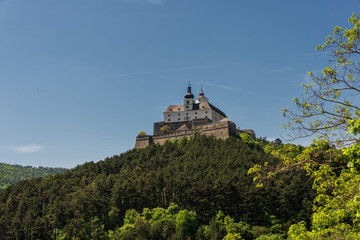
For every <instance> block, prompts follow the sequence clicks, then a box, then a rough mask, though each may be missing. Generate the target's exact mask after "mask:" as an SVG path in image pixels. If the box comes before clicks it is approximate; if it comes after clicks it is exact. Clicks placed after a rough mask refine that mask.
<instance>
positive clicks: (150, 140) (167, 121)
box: [135, 85, 255, 149]
mask: <svg viewBox="0 0 360 240" xmlns="http://www.w3.org/2000/svg"><path fill="white" fill-rule="evenodd" d="M193 98H194V95H193V94H192V93H191V87H190V85H189V87H188V92H187V94H186V95H185V96H184V99H185V100H184V105H170V106H169V107H168V108H167V109H166V110H165V112H164V121H161V122H156V123H154V131H153V135H144V136H137V137H136V143H135V148H137V149H139V148H145V147H147V146H149V145H150V144H164V143H165V142H166V141H168V140H177V139H183V138H185V137H188V138H190V137H193V136H194V135H195V134H203V135H206V136H214V137H217V138H222V139H227V138H229V137H231V136H234V137H236V136H237V135H239V134H240V133H247V134H249V135H250V137H252V138H255V132H254V131H253V130H251V129H246V130H240V129H237V128H236V125H235V123H233V122H232V121H230V120H229V119H228V118H227V117H226V115H225V113H223V112H222V111H221V110H219V109H218V108H216V107H214V106H213V105H212V104H210V103H208V98H206V97H205V96H204V93H203V91H202V89H201V92H200V94H199V97H198V98H197V99H196V101H194V100H193ZM164 127H165V128H166V129H165V128H164Z"/></svg>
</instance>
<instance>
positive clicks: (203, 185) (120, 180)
mask: <svg viewBox="0 0 360 240" xmlns="http://www.w3.org/2000/svg"><path fill="white" fill-rule="evenodd" d="M264 143H266V141H265V142H264ZM268 144H269V143H268ZM270 145H271V144H270ZM272 145H274V144H272ZM279 147H281V148H284V147H286V148H288V150H289V149H290V150H289V151H291V152H293V153H294V154H295V155H296V154H299V153H301V152H302V151H303V149H304V148H302V147H300V146H292V145H282V144H280V145H279ZM265 162H268V163H269V164H270V165H273V166H276V164H277V162H278V160H277V159H276V158H274V157H272V156H270V155H269V153H267V152H266V151H265V150H264V144H263V142H261V141H258V142H255V141H253V140H251V139H249V138H248V137H246V136H245V137H244V136H243V139H241V138H240V137H239V138H238V139H236V138H229V139H227V140H221V139H216V138H213V137H206V136H201V135H198V136H195V137H194V138H192V139H186V138H185V139H183V140H181V141H180V140H179V141H173V142H167V143H166V144H164V145H161V146H160V145H151V146H149V147H148V148H146V149H133V150H130V151H128V152H126V153H123V154H121V155H119V156H113V157H111V158H107V159H105V160H104V161H100V162H97V163H93V162H89V163H86V164H84V165H81V166H78V167H76V168H74V169H71V170H69V171H66V172H65V173H64V174H57V175H49V176H46V177H44V178H34V179H31V180H26V181H22V182H20V183H18V184H15V185H12V186H10V187H9V188H7V189H5V190H4V191H2V192H1V194H0V224H1V226H0V238H1V239H55V238H58V239H71V238H73V239H91V238H94V239H112V238H113V239H135V238H136V236H140V235H141V236H142V237H138V238H137V239H190V238H191V239H223V238H224V237H225V236H227V235H228V234H230V235H231V234H233V235H234V234H235V235H236V236H237V235H238V237H240V236H242V237H243V238H244V239H255V238H256V237H259V236H260V235H261V234H262V235H266V234H273V233H274V234H275V233H277V234H280V235H279V236H278V237H281V236H282V235H281V234H283V233H284V232H286V231H287V229H288V228H289V226H290V225H291V224H293V223H296V222H298V221H305V222H309V219H310V215H311V212H312V210H311V209H312V200H313V198H314V196H315V195H314V192H313V191H312V188H311V186H312V180H311V179H310V178H309V177H308V176H306V173H305V171H294V172H287V173H285V174H279V175H277V176H276V177H274V178H272V179H271V181H269V182H268V184H265V185H264V186H263V187H262V188H257V187H256V186H255V184H254V183H253V179H252V177H253V176H249V175H248V170H249V169H250V168H251V167H252V166H254V165H255V164H263V163H265ZM169 209H170V210H169ZM171 209H172V210H171ZM130 215H134V216H133V218H132V220H129V218H131V216H130ZM163 218H164V219H165V220H164V219H163ZM160 219H163V220H161V221H160ZM179 221H180V222H181V223H179ZM155 223H156V224H155ZM179 224H180V225H181V226H183V225H184V226H188V227H184V226H183V227H179V226H180V225H179ZM139 225H141V226H142V227H140V226H139ZM230 225H231V226H232V227H231V226H230ZM274 226H275V227H274ZM138 228H141V230H139V229H138ZM227 228H229V229H228V230H226V229H227ZM134 229H135V230H136V231H140V232H141V233H140V232H136V233H134V232H131V231H135V230H134ZM129 231H130V232H129ZM144 235H146V236H147V237H146V238H145V237H144ZM230 235H229V236H230ZM235 235H234V236H235ZM94 236H97V237H94ZM119 236H122V237H119ZM188 237H189V238H188ZM228 239H230V238H228ZM231 239H232V238H231ZM234 239H236V238H234Z"/></svg>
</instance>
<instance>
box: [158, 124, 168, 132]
mask: <svg viewBox="0 0 360 240" xmlns="http://www.w3.org/2000/svg"><path fill="white" fill-rule="evenodd" d="M160 132H161V133H170V132H171V128H170V127H169V126H168V125H164V126H162V127H161V128H160Z"/></svg>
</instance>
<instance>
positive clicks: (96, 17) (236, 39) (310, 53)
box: [0, 0, 359, 168]
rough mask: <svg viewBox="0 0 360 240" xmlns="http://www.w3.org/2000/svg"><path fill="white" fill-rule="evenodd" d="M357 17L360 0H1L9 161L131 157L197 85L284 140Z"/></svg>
mask: <svg viewBox="0 0 360 240" xmlns="http://www.w3.org/2000/svg"><path fill="white" fill-rule="evenodd" d="M358 10H359V2H358V1H357V0H356V1H355V0H354V1H351V0H345V1H341V3H340V1H333V0H327V1H325V0H312V1H310V0H308V1H292V0H286V1H285V0H277V1H275V0H274V1H268V0H262V1H260V0H256V1H245V0H227V1H220V0H61V1H60V0H0V35H1V37H0V53H1V54H0V111H1V114H0V162H5V163H10V164H21V165H32V166H61V167H67V168H71V167H74V166H76V165H78V164H82V163H84V162H87V161H98V160H102V159H104V158H105V157H108V156H113V155H115V154H119V153H122V152H125V151H127V150H129V149H131V148H133V146H134V143H135V136H136V135H137V134H138V132H140V131H142V130H144V131H146V132H147V133H149V134H151V133H152V127H153V123H154V122H157V121H161V120H162V112H163V111H164V110H165V109H166V107H167V106H168V105H170V104H181V103H182V101H183V95H184V94H185V92H186V87H187V84H188V82H189V81H191V85H192V88H193V92H194V94H195V95H197V94H198V92H199V91H200V85H201V84H202V85H203V90H204V93H205V96H207V97H208V98H209V100H210V102H211V103H212V104H214V105H215V106H216V107H218V108H220V109H221V110H222V111H224V112H225V113H226V114H227V115H228V117H229V118H230V119H231V120H232V121H234V122H235V123H236V124H237V126H239V127H240V128H242V129H248V128H251V129H253V130H254V131H255V132H256V134H257V136H258V137H260V136H261V137H266V138H267V139H270V140H271V139H275V138H277V137H280V136H285V135H286V130H284V129H282V128H281V125H282V123H284V119H283V118H282V114H281V109H282V108H283V107H291V106H292V102H291V100H292V98H293V97H295V96H299V95H301V92H302V89H301V86H300V84H301V83H302V82H304V81H306V76H307V72H308V71H313V72H315V73H316V72H320V71H321V69H322V68H323V67H325V66H326V65H328V64H329V63H328V59H329V58H328V56H327V54H325V53H321V52H317V51H316V50H314V48H315V47H316V46H317V45H318V44H321V43H322V42H324V40H325V37H326V36H327V35H328V34H331V32H332V29H333V27H334V26H336V25H340V26H348V23H347V19H348V17H350V16H351V14H352V13H353V12H358ZM310 141H311V140H310V139H305V140H304V139H303V140H301V141H298V142H297V143H303V144H307V143H309V142H310Z"/></svg>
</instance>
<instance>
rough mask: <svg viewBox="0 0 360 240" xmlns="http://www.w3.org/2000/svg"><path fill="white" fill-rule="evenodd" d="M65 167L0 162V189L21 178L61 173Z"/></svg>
mask: <svg viewBox="0 0 360 240" xmlns="http://www.w3.org/2000/svg"><path fill="white" fill-rule="evenodd" d="M66 170H67V169H66V168H49V167H38V168H36V167H30V166H26V167H23V166H20V165H11V164H6V163H0V191H1V190H3V189H5V188H6V187H8V186H9V185H11V184H14V183H17V182H19V181H21V180H25V179H30V178H35V177H44V176H46V175H48V174H57V173H63V172H65V171H66Z"/></svg>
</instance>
